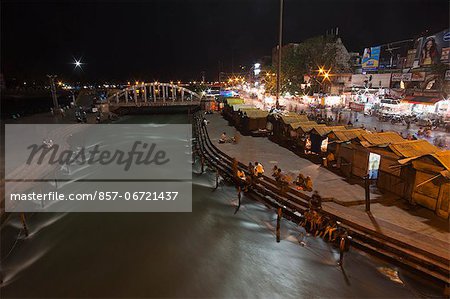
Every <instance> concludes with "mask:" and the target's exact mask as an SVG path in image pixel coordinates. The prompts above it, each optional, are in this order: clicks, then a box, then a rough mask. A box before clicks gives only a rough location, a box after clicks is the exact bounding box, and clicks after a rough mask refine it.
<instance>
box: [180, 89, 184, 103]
mask: <svg viewBox="0 0 450 299" xmlns="http://www.w3.org/2000/svg"><path fill="white" fill-rule="evenodd" d="M181 101H182V102H183V101H184V89H183V88H182V89H181Z"/></svg>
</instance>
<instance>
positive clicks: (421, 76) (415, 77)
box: [411, 72, 425, 82]
mask: <svg viewBox="0 0 450 299" xmlns="http://www.w3.org/2000/svg"><path fill="white" fill-rule="evenodd" d="M411 81H414V82H422V81H425V72H413V73H411Z"/></svg>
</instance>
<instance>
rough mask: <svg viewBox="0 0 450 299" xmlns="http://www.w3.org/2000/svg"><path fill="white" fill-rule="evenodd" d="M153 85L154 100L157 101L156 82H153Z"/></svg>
mask: <svg viewBox="0 0 450 299" xmlns="http://www.w3.org/2000/svg"><path fill="white" fill-rule="evenodd" d="M152 87H153V102H156V89H155V88H156V86H155V83H153V84H152Z"/></svg>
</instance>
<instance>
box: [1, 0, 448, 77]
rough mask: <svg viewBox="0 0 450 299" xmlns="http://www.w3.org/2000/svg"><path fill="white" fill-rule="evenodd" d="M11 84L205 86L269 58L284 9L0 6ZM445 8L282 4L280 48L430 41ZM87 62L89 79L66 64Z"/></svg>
mask: <svg viewBox="0 0 450 299" xmlns="http://www.w3.org/2000/svg"><path fill="white" fill-rule="evenodd" d="M1 3H2V4H1V64H2V66H1V69H2V73H3V74H4V76H5V77H6V78H8V77H13V76H15V77H18V78H24V79H28V80H29V79H39V78H45V75H46V74H48V73H55V74H58V75H59V77H61V78H64V79H68V80H74V79H77V80H83V81H85V80H135V79H140V80H154V79H158V80H164V81H167V80H199V78H201V72H202V71H205V72H206V77H207V79H208V80H215V79H217V73H218V70H219V65H222V67H221V68H222V70H223V71H231V67H232V61H233V62H234V63H233V65H234V67H235V69H236V68H237V66H238V65H239V64H246V65H249V64H251V63H253V62H255V60H256V59H258V58H259V57H261V56H264V55H270V54H271V49H272V47H274V46H275V45H276V43H277V34H278V7H279V1H278V0H161V1H151V0H147V1H126V2H125V1H83V2H74V1H70V2H64V3H58V2H55V1H20V0H19V1H16V0H15V1H12V0H6V1H5V0H3V1H1ZM448 25H449V2H448V0H420V1H419V0H408V1H406V0H404V1H400V0H373V1H369V0H359V1H356V0H355V1H350V0H285V22H284V39H283V40H284V41H283V42H284V43H287V42H299V41H302V40H303V39H305V38H308V37H312V36H315V35H318V34H323V33H325V31H326V30H327V29H330V28H332V27H336V26H338V27H339V32H340V35H341V37H342V39H343V41H344V44H345V45H346V46H347V48H348V49H349V50H352V51H359V52H361V50H362V48H364V47H365V46H375V45H377V44H382V43H386V42H390V41H396V40H402V39H406V38H412V37H416V36H418V35H420V33H422V32H424V31H425V30H429V32H431V33H434V32H437V31H440V30H442V29H444V28H446V27H448ZM79 57H82V60H83V62H85V63H86V64H85V65H83V70H82V71H80V70H76V71H74V68H73V65H71V64H70V63H71V62H72V61H73V58H79Z"/></svg>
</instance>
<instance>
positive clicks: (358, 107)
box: [350, 102, 365, 112]
mask: <svg viewBox="0 0 450 299" xmlns="http://www.w3.org/2000/svg"><path fill="white" fill-rule="evenodd" d="M364 107H365V105H364V104H360V103H356V102H350V109H351V110H352V111H356V112H363V111H364Z"/></svg>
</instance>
